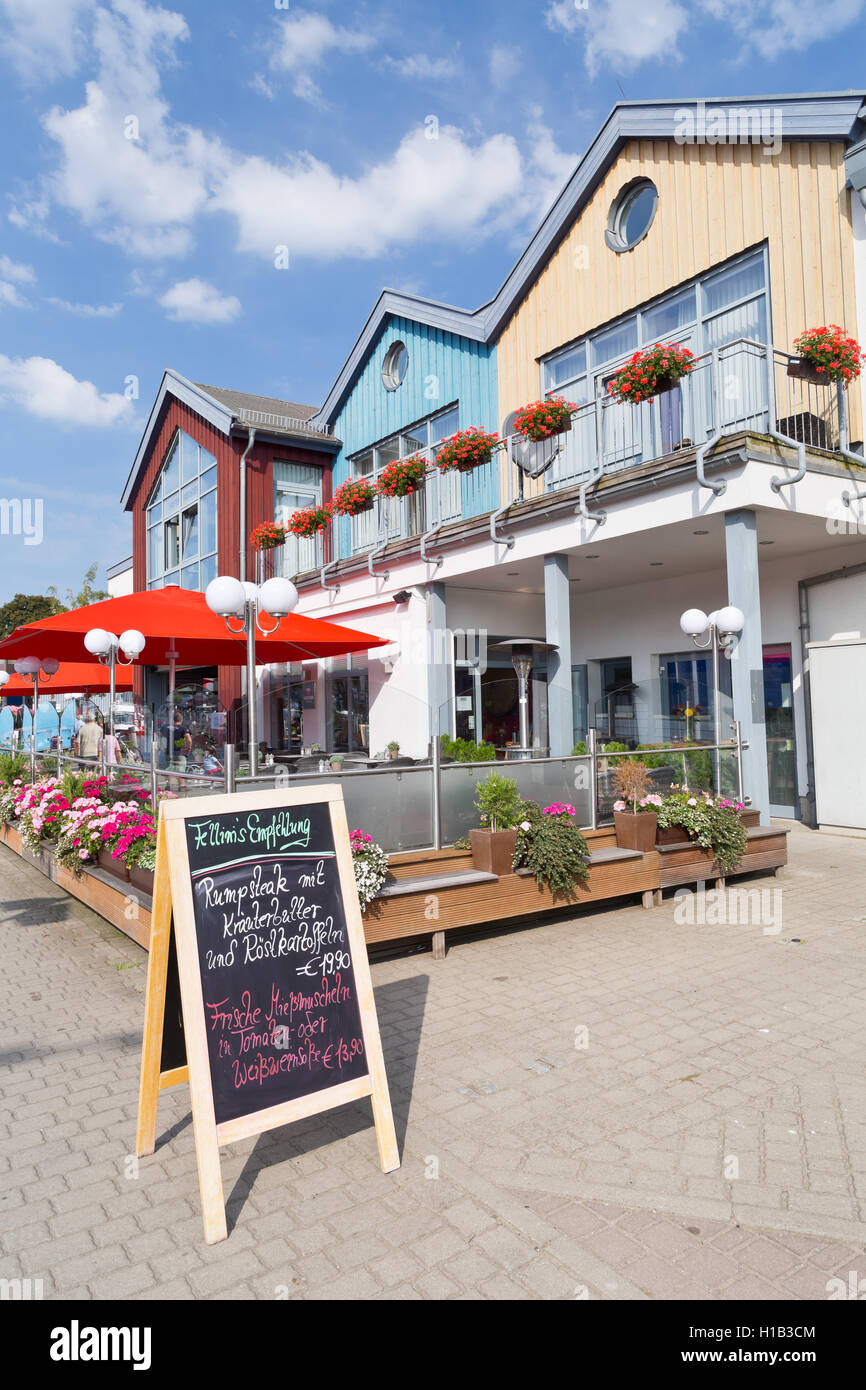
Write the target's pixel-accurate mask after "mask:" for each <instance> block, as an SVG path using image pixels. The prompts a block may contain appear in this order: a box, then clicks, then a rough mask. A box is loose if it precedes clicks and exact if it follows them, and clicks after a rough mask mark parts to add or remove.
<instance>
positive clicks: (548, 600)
mask: <svg viewBox="0 0 866 1390" xmlns="http://www.w3.org/2000/svg"><path fill="white" fill-rule="evenodd" d="M544 625H545V639H546V641H548V642H553V643H555V644H556V648H557V650H556V651H552V652H548V654H547V718H548V729H549V741H550V752H551V756H552V757H561V756H565V755H567V754H569V753H570V752H571V750H572V748H573V747H574V711H573V704H572V693H571V598H570V594H569V588H568V556H567V555H545V557H544Z"/></svg>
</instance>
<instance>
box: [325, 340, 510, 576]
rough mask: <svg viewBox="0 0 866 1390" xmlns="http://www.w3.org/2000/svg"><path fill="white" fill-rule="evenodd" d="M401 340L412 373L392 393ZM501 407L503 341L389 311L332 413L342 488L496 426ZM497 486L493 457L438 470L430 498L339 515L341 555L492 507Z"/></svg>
mask: <svg viewBox="0 0 866 1390" xmlns="http://www.w3.org/2000/svg"><path fill="white" fill-rule="evenodd" d="M395 343H402V344H404V346H405V349H406V358H405V371H404V374H403V377H402V381H401V382H400V384H399V385H398V386H396V388H395V389H390V390H389V389H388V387H387V386H386V384H385V382H384V380H383V367H384V365H385V362H386V359H387V358H388V355H389V352H391V350H392V348H393V345H394V344H395ZM497 410H498V386H497V379H496V348H495V346H492V345H489V344H487V343H484V342H482V341H479V340H478V339H475V338H472V337H469V336H464V335H462V334H458V333H454V332H452V331H450V330H447V329H443V328H440V327H438V326H435V325H434V324H429V323H423V322H420V321H419V320H417V319H413V318H407V317H404V316H402V315H396V314H390V315H388V316H387V317H386V318H385V320H384V323H383V324H382V327H381V329H380V331H379V332H378V333H377V335H376V336H375V337H374V339H373V341H372V343H371V344H369V345H368V346H367V347H366V351H365V354H364V357H363V358H362V360H361V361H360V362H358V363H357V364H356V366H355V368H354V372H353V377H352V379H351V381H350V382H347V383H346V385H345V387H344V391H343V393H342V398H341V399H340V398H338V401H337V402H335V403H334V408H333V413H329V414H328V416H327V422H328V424H329V425H330V426H331V428H332V430H333V433H334V434H335V435H336V436H337V438H338V439H341V440H342V448H341V450H340V453H339V454H338V455H337V457H336V458H335V460H334V474H333V478H334V487H335V488H337V487H338V486H339V485H340V483H342V482H345V481H346V479H347V478H351V477H358V476H374V475H375V474H376V473H378V472H379V471H381V468H382V467H384V466H385V464H387V463H388V462H390V461H391V459H393V458H397V457H407V456H408V455H410V454H414V453H418V452H420V451H421V450H422V449H424V448H427V449H428V450H429V449H430V448H431V447H432V445H433V444H435V443H436V442H437V441H438V440H439V439H441V438H443V437H444V436H446V435H448V434H453V433H454V432H455V430H457V429H465V428H466V427H467V426H469V425H479V426H481V427H482V428H483V429H485V430H490V431H495V432H498V431H499V423H500V422H499V421H498V419H497ZM323 415H324V412H323ZM320 418H322V417H320ZM371 451H372V454H371ZM498 491H499V474H498V468H497V464H496V459H495V457H494V460H492V461H491V463H489V464H487V465H486V466H484V467H482V468H478V469H475V470H473V472H471V473H468V474H464V475H462V476H457V475H448V476H447V477H440V476H439V475H438V474H435V472H434V474H433V475H432V476H431V477H429V478H428V481H427V485H426V488H425V494H424V497H423V499H405V500H404V502H403V503H402V504H400V503H390V504H387V505H383V507H382V508H381V509H377V512H376V516H375V518H373V517H371V516H368V517H366V518H354V519H351V520H350V519H348V518H343V519H341V521H340V523H339V525H338V527H335V530H338V531H339V535H338V537H337V539H338V554H339V556H340V557H341V558H345V557H347V556H348V555H349V554H352V553H357V552H358V551H359V550H365V549H369V548H370V547H371V546H374V545H377V544H381V543H382V542H383V541H385V540H388V539H395V538H397V537H398V536H400V535H401V534H402V535H406V534H417V533H418V532H419V530H420V531H423V530H426V529H428V528H430V527H432V526H435V525H436V524H444V523H446V522H450V521H456V520H458V519H459V518H460V517H461V516H477V515H480V514H482V513H484V512H488V511H491V510H493V509H495V508H496V507H497V506H498V505H499V499H498Z"/></svg>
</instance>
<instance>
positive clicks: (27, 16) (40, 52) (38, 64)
mask: <svg viewBox="0 0 866 1390" xmlns="http://www.w3.org/2000/svg"><path fill="white" fill-rule="evenodd" d="M92 9H93V0H29V3H28V0H0V20H2V23H0V52H3V53H5V54H6V55H7V57H9V58H10V60H11V62H12V64H13V66H14V67H15V69H16V71H17V73H18V75H19V76H20V77H22V78H23V79H24V80H25V81H26V82H33V81H36V80H38V81H39V82H40V83H42V82H48V81H52V80H53V79H54V78H56V77H65V76H68V75H69V74H70V73H73V72H75V70H76V68H77V67H78V64H79V62H80V59H81V56H82V54H83V52H84V38H85V36H84V21H85V20H86V19H87V17H88V15H89V14H90V12H91V11H92Z"/></svg>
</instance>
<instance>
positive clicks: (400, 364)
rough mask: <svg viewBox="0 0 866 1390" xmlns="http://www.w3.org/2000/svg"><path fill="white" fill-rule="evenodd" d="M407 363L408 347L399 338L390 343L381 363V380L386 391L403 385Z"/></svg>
mask: <svg viewBox="0 0 866 1390" xmlns="http://www.w3.org/2000/svg"><path fill="white" fill-rule="evenodd" d="M408 365H409V349H408V348H407V347H406V344H405V343H401V342H400V341H399V340H398V341H397V342H396V343H392V344H391V346H390V347H389V349H388V351H387V352H386V353H385V361H384V362H383V363H382V382H383V384H384V387H385V390H386V391H396V390H397V387H398V386H402V385H403V378H404V376H405V375H406V368H407V367H408Z"/></svg>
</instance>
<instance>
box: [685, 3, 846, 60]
mask: <svg viewBox="0 0 866 1390" xmlns="http://www.w3.org/2000/svg"><path fill="white" fill-rule="evenodd" d="M701 4H702V6H703V8H704V9H705V10H706V11H707V13H708V14H710V15H711V16H712V17H713V18H714V19H718V20H720V21H721V22H722V23H724V24H726V25H728V26H729V27H732V28H733V30H734V32H735V34H737V35H738V36H739V37H740V38H742V39H743V41H744V49H743V54H742V56H743V57H749V56H750V54H754V53H755V52H757V53H758V54H759V55H760V56H761V57H762V58H766V59H768V60H769V61H772V60H773V59H774V58H778V57H780V55H781V54H783V53H788V52H790V51H799V50H802V49H804V48H808V47H809V46H810V44H813V43H816V42H818V41H819V40H820V41H823V40H826V39H830V38H833V37H834V36H835V35H836V34H839V33H842V31H843V30H845V29H847V28H849V27H850V26H851V25H852V24H855V23H856V22H857V20H858V19H859V18H860V15H861V14H862V12H863V5H864V0H825V3H824V4H822V5H821V7H820V10H819V11H816V10H815V9H814V8H813V7H812V6H811V5H804V4H802V3H801V0H701Z"/></svg>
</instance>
